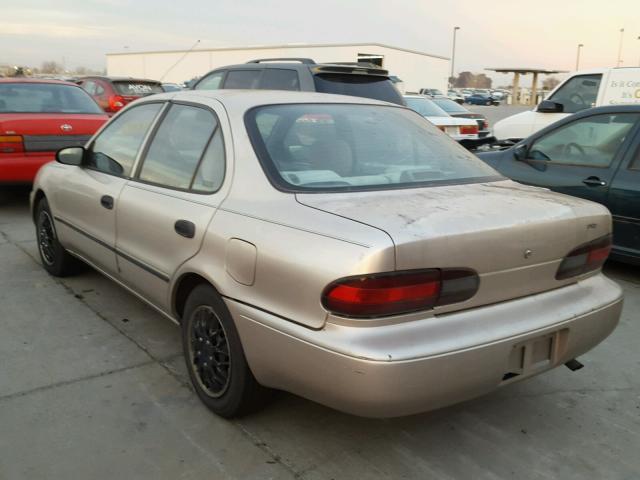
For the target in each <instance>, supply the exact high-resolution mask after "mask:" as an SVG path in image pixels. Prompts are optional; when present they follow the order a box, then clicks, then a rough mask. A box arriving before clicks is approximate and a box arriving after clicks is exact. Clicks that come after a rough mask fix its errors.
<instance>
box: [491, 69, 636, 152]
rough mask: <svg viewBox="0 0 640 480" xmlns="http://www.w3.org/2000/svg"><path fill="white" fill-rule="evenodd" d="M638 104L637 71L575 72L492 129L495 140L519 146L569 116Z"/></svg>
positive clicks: (600, 70)
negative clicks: (531, 105) (534, 103)
mask: <svg viewBox="0 0 640 480" xmlns="http://www.w3.org/2000/svg"><path fill="white" fill-rule="evenodd" d="M638 104H640V68H638V67H624V68H606V69H598V70H588V71H580V72H574V73H573V74H571V75H570V76H569V77H568V78H567V79H566V80H565V81H564V82H562V83H561V84H559V85H558V86H557V87H556V88H555V89H553V91H552V92H551V93H550V94H549V96H548V97H547V99H546V100H543V101H542V102H540V104H538V106H537V107H536V108H534V109H533V110H529V111H526V112H522V113H519V114H517V115H513V116H511V117H507V118H505V119H503V120H500V121H499V122H496V124H495V125H494V133H495V135H496V138H498V140H511V141H513V142H518V141H520V140H521V139H523V138H526V137H528V136H529V135H531V134H533V133H535V132H537V131H539V130H541V129H543V128H544V127H546V126H547V125H551V124H552V123H554V122H555V121H557V120H560V119H561V118H565V117H567V116H569V115H571V114H572V113H577V112H581V111H583V110H586V109H589V108H592V107H603V106H607V105H638Z"/></svg>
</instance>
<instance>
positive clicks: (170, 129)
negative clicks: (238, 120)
mask: <svg viewBox="0 0 640 480" xmlns="http://www.w3.org/2000/svg"><path fill="white" fill-rule="evenodd" d="M217 127H218V122H217V119H216V117H215V115H214V114H213V113H212V112H211V111H209V110H207V109H204V108H198V107H192V106H188V105H172V106H171V109H170V110H169V113H168V114H167V115H166V117H165V118H164V120H163V121H162V124H161V125H160V128H159V129H158V130H157V132H156V133H155V135H154V138H153V140H152V142H151V146H150V147H149V150H148V152H147V154H146V156H145V159H144V163H143V164H142V169H141V171H140V175H139V178H140V180H142V181H145V182H149V183H154V184H157V185H162V186H166V187H171V188H178V189H182V190H186V189H190V188H192V186H193V183H194V178H195V173H196V170H198V167H199V166H200V163H206V165H207V171H206V172H204V173H203V174H201V175H200V176H199V177H198V184H197V187H198V188H201V189H204V190H207V189H210V188H211V185H213V184H215V180H216V178H215V177H216V174H217V170H216V167H215V166H214V167H211V166H210V164H212V163H213V164H216V162H217V161H218V159H217V158H215V157H216V154H217V150H216V149H219V145H218V146H215V145H214V146H213V147H212V151H211V153H209V151H210V150H211V149H207V146H208V145H209V143H210V142H209V141H210V139H211V135H212V134H213V133H214V131H215V130H216V129H217ZM205 150H207V154H208V155H204V153H205ZM204 157H207V158H204ZM209 157H213V158H209ZM201 160H202V162H201ZM205 160H206V162H205Z"/></svg>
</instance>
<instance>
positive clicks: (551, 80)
mask: <svg viewBox="0 0 640 480" xmlns="http://www.w3.org/2000/svg"><path fill="white" fill-rule="evenodd" d="M559 83H560V80H558V79H557V78H556V77H547V78H545V79H544V80H543V81H542V88H543V89H545V90H553V89H554V88H556V87H557V86H558V84H559Z"/></svg>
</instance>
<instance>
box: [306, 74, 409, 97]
mask: <svg viewBox="0 0 640 480" xmlns="http://www.w3.org/2000/svg"><path fill="white" fill-rule="evenodd" d="M313 80H314V83H315V86H316V91H318V92H320V93H336V94H339V95H353V96H354V97H365V98H373V99H375V100H383V101H385V102H391V103H396V104H398V105H404V101H403V100H402V96H401V95H400V93H399V92H398V90H396V88H395V87H394V86H393V83H391V81H390V80H389V79H388V78H387V77H378V76H374V75H355V74H340V73H320V74H316V75H314V76H313Z"/></svg>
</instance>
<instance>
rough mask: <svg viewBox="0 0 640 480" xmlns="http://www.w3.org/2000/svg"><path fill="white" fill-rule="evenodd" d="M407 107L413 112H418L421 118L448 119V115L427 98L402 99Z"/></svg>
mask: <svg viewBox="0 0 640 480" xmlns="http://www.w3.org/2000/svg"><path fill="white" fill-rule="evenodd" d="M404 101H405V102H407V107H409V108H410V109H411V110H413V111H414V112H418V113H419V114H420V115H422V116H423V117H448V116H449V114H448V113H447V112H445V111H444V110H442V109H441V108H440V107H439V106H438V105H436V104H435V103H433V102H432V101H431V100H429V99H428V98H424V97H422V98H418V97H404Z"/></svg>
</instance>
